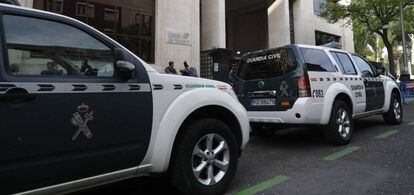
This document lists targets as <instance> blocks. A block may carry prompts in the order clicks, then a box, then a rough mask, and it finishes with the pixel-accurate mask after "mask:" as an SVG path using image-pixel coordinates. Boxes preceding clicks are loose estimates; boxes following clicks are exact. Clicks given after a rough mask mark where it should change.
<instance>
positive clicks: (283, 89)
mask: <svg viewBox="0 0 414 195" xmlns="http://www.w3.org/2000/svg"><path fill="white" fill-rule="evenodd" d="M279 89H280V91H281V92H282V94H281V95H282V96H285V97H289V92H288V90H289V85H288V84H287V82H286V81H282V82H281V83H280V88H279Z"/></svg>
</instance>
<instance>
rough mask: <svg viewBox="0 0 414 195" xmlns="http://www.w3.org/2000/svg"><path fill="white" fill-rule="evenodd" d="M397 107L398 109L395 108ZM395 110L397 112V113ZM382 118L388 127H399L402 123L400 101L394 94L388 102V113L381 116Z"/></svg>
mask: <svg viewBox="0 0 414 195" xmlns="http://www.w3.org/2000/svg"><path fill="white" fill-rule="evenodd" d="M397 105H398V108H396V106H397ZM397 110H399V112H398V111H397ZM398 114H399V115H398ZM382 117H383V118H384V121H385V123H387V124H389V125H399V124H401V123H402V121H403V109H402V104H401V100H400V98H399V97H398V95H397V94H396V93H392V95H391V101H390V108H389V109H388V112H386V113H385V114H384V115H382Z"/></svg>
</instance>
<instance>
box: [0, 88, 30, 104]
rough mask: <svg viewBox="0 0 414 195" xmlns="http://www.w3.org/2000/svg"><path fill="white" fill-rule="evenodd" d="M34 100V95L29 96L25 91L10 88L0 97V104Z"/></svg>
mask: <svg viewBox="0 0 414 195" xmlns="http://www.w3.org/2000/svg"><path fill="white" fill-rule="evenodd" d="M35 99H36V95H35V94H31V93H29V92H28V91H27V90H26V89H23V88H20V87H14V88H10V89H9V90H7V91H6V93H5V94H3V95H0V102H10V103H21V102H28V101H33V100H35Z"/></svg>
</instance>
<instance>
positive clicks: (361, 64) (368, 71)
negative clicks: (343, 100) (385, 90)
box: [352, 55, 374, 77]
mask: <svg viewBox="0 0 414 195" xmlns="http://www.w3.org/2000/svg"><path fill="white" fill-rule="evenodd" d="M352 58H354V61H355V63H356V64H357V65H358V68H359V70H360V71H361V73H362V76H363V77H374V71H372V68H371V66H370V65H369V64H368V63H367V62H366V61H365V60H364V59H362V58H361V57H359V56H356V55H352Z"/></svg>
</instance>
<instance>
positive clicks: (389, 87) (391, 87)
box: [383, 81, 403, 113]
mask: <svg viewBox="0 0 414 195" xmlns="http://www.w3.org/2000/svg"><path fill="white" fill-rule="evenodd" d="M393 93H396V94H397V95H398V98H399V100H400V102H402V100H403V99H402V93H401V90H400V88H399V87H398V85H397V84H396V83H395V82H394V81H388V82H386V85H385V101H384V109H383V111H384V113H385V112H388V110H389V109H390V104H391V95H392V94H393Z"/></svg>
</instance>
